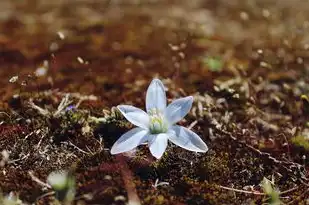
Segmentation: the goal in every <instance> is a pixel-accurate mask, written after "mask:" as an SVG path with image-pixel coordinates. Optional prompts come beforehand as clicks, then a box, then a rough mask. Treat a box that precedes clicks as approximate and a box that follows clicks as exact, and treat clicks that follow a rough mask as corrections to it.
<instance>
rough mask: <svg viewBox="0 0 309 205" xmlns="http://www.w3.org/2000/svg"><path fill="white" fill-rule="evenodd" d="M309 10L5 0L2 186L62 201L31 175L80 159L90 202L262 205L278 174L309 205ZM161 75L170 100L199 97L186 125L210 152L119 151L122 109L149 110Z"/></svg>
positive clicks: (80, 193)
mask: <svg viewBox="0 0 309 205" xmlns="http://www.w3.org/2000/svg"><path fill="white" fill-rule="evenodd" d="M308 11H309V4H308V3H307V2H306V1H296V0H294V1H284V0H282V1H272V0H267V1H266V0H260V1H258V0H251V1H242V0H239V1H237V0H233V1H229V0H226V1H224V0H219V1H216V0H205V1H197V0H191V1H186V0H183V1H160V0H157V1H156V0H154V1H150V0H149V1H133V0H132V1H125V0H123V1H122V0H120V1H82V0H80V1H61V0H54V1H52V2H50V3H47V1H43V0H32V1H27V3H24V2H22V1H20V2H19V1H1V2H0V30H1V33H0V109H1V110H2V111H1V113H0V151H3V150H5V151H6V152H7V153H8V154H9V159H7V160H5V159H4V157H3V156H2V157H0V159H2V162H3V163H0V188H1V189H2V191H3V192H4V193H5V194H8V193H10V192H11V193H13V192H14V193H15V194H17V195H19V197H20V199H21V200H22V201H23V202H24V203H37V204H48V203H52V202H51V201H52V200H53V196H51V195H47V196H46V195H45V196H44V194H45V193H48V192H50V191H51V190H49V189H48V188H46V187H42V186H41V185H40V184H38V183H37V182H36V181H35V180H34V177H33V176H35V177H37V178H38V179H40V180H42V181H46V177H47V175H48V174H49V173H50V172H51V171H54V170H58V169H72V170H74V175H75V177H76V182H77V185H76V186H77V187H76V188H77V193H76V200H75V202H76V203H80V204H125V203H127V202H128V201H129V203H131V204H132V201H136V202H137V204H139V203H140V204H262V203H270V201H269V200H268V199H269V198H268V196H265V192H264V191H263V189H262V187H261V186H260V184H261V181H262V180H263V178H264V177H266V178H267V179H270V180H271V179H273V180H274V187H276V188H277V189H278V190H280V192H279V193H280V197H281V201H283V202H284V203H286V204H309V201H308V196H309V191H308V186H309V184H308V178H307V177H308V175H307V171H308V168H309V137H308V136H309V128H308V120H309V101H308V100H307V98H306V96H307V95H309V86H308V84H309V77H308V74H309V58H308V57H309V51H308V49H309V21H307V20H308V19H309V18H308V17H309V12H308ZM45 71H47V73H44V72H45ZM40 72H42V73H40ZM17 76H18V78H17ZM153 77H159V78H160V79H162V80H163V82H164V83H165V85H166V87H167V88H168V97H169V100H172V99H175V98H178V97H182V96H186V95H194V97H195V101H194V105H193V108H192V110H191V112H190V114H189V115H188V116H187V117H186V120H184V121H182V122H181V124H183V125H184V126H191V127H192V129H193V130H194V131H195V132H197V133H198V134H199V135H200V136H201V138H202V139H203V140H204V141H205V142H206V143H207V145H208V146H209V151H208V152H207V153H206V154H196V153H192V152H188V151H185V150H183V149H181V148H179V147H175V146H173V145H170V146H169V148H168V149H167V152H166V154H165V155H164V157H163V158H162V159H161V160H160V161H155V160H154V158H152V156H151V155H150V153H149V151H148V149H147V147H146V146H144V147H140V148H139V149H138V150H137V151H136V152H133V153H129V154H126V155H119V156H111V155H110V153H109V148H110V147H111V145H112V144H113V143H114V142H115V140H116V139H118V138H119V137H120V136H121V134H122V133H124V132H126V131H127V130H129V129H130V128H131V125H130V124H129V123H127V122H126V121H125V120H124V119H123V118H122V117H121V116H119V113H117V112H115V109H114V108H113V106H116V105H118V104H123V103H125V104H133V105H135V106H139V107H141V108H142V107H144V96H145V91H146V88H147V86H148V84H149V82H150V81H151V79H152V78H153ZM67 94H69V95H67ZM66 96H67V98H66ZM63 99H68V101H69V102H68V103H64V107H61V106H59V104H60V103H61V101H62V100H63ZM62 102H64V101H62ZM62 108H63V109H62ZM98 118H101V119H102V118H103V122H98V121H97V119H98ZM31 176H32V177H31ZM157 179H158V180H159V182H167V183H168V184H165V185H161V186H157V187H154V186H153V185H154V184H155V182H156V180H157Z"/></svg>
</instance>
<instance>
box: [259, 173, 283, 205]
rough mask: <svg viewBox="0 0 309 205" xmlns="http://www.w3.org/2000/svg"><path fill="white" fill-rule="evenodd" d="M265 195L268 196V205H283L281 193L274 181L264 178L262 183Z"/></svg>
mask: <svg viewBox="0 0 309 205" xmlns="http://www.w3.org/2000/svg"><path fill="white" fill-rule="evenodd" d="M261 186H262V188H263V191H264V193H265V194H266V195H267V196H268V199H267V203H266V204H267V205H280V204H283V203H282V202H281V200H280V191H279V190H278V189H277V188H276V187H275V185H274V181H273V180H272V181H270V180H268V179H267V178H265V177H264V178H263V181H262V183H261Z"/></svg>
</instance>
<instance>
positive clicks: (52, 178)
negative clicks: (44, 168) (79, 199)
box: [47, 171, 75, 204]
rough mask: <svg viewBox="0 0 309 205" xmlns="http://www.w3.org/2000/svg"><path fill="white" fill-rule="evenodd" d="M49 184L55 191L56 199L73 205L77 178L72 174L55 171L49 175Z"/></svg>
mask: <svg viewBox="0 0 309 205" xmlns="http://www.w3.org/2000/svg"><path fill="white" fill-rule="evenodd" d="M47 183H48V184H49V185H50V186H51V187H52V189H53V190H54V191H55V194H56V199H57V200H58V201H60V202H63V204H71V202H72V201H73V200H74V197H75V177H74V176H73V174H72V173H71V172H67V171H55V172H52V173H50V174H49V175H48V177H47Z"/></svg>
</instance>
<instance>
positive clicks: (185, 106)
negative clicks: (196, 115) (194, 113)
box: [165, 96, 193, 125]
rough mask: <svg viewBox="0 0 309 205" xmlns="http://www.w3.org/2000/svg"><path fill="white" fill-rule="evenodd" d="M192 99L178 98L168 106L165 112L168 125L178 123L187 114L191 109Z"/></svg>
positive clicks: (190, 97) (189, 97)
mask: <svg viewBox="0 0 309 205" xmlns="http://www.w3.org/2000/svg"><path fill="white" fill-rule="evenodd" d="M192 103H193V97H192V96H188V97H185V98H179V99H177V100H174V101H173V102H172V103H171V104H169V105H168V106H167V108H166V111H165V116H166V118H167V120H168V122H169V123H170V125H173V124H175V123H176V122H178V121H180V120H181V119H182V118H184V116H186V115H187V114H188V112H189V111H190V109H191V107H192Z"/></svg>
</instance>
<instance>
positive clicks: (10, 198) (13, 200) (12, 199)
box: [0, 189, 23, 205]
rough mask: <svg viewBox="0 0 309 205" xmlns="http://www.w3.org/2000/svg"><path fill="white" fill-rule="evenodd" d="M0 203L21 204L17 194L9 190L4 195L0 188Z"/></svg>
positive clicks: (7, 204) (8, 204)
mask: <svg viewBox="0 0 309 205" xmlns="http://www.w3.org/2000/svg"><path fill="white" fill-rule="evenodd" d="M0 204H3V205H21V204H23V203H22V201H21V200H20V199H19V197H18V196H17V195H15V194H14V193H13V192H11V193H10V194H9V195H7V196H4V195H3V193H2V191H1V189H0Z"/></svg>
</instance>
